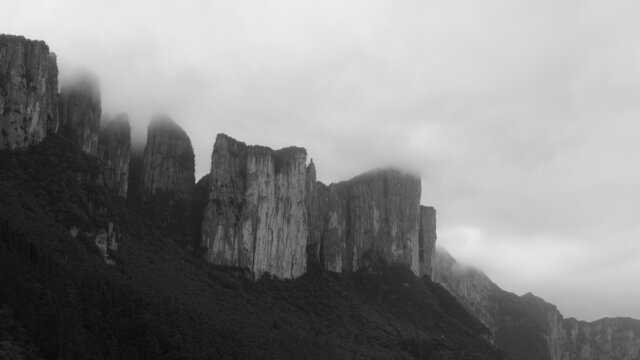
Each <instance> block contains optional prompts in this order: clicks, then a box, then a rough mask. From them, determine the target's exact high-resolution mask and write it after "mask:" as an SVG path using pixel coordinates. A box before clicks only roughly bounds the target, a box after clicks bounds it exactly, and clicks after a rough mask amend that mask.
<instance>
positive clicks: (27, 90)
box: [0, 35, 58, 150]
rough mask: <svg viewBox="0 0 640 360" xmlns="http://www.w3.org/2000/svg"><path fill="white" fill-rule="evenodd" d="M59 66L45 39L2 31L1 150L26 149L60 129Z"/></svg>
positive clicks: (0, 86)
mask: <svg viewBox="0 0 640 360" xmlns="http://www.w3.org/2000/svg"><path fill="white" fill-rule="evenodd" d="M57 93H58V66H57V63H56V56H55V54H54V53H52V52H49V47H48V46H47V44H45V43H44V42H43V41H33V40H28V39H25V38H24V37H22V36H13V35H0V150H1V149H24V148H26V147H27V146H29V145H32V144H36V143H39V142H40V141H42V139H44V137H45V136H46V134H47V131H50V132H55V131H57V129H58V114H57V110H56V109H57V104H56V101H57Z"/></svg>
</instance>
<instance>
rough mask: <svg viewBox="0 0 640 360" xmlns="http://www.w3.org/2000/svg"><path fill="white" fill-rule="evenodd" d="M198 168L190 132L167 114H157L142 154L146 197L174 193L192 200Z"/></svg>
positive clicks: (144, 193) (150, 127) (143, 184)
mask: <svg viewBox="0 0 640 360" xmlns="http://www.w3.org/2000/svg"><path fill="white" fill-rule="evenodd" d="M194 171H195V160H194V154H193V147H192V146H191V140H190V139H189V136H188V135H187V133H186V132H185V131H184V130H183V129H182V128H181V127H180V126H179V125H178V124H176V123H175V122H174V121H173V120H172V119H171V118H169V117H167V116H156V117H154V118H153V119H152V120H151V123H150V124H149V127H148V129H147V144H146V146H145V148H144V155H143V157H142V173H141V192H142V197H143V198H149V197H151V196H153V195H158V194H170V195H171V196H172V197H176V198H180V199H185V200H188V201H190V200H191V192H192V191H193V186H194V184H195V175H194Z"/></svg>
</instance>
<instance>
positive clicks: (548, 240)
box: [0, 0, 640, 320]
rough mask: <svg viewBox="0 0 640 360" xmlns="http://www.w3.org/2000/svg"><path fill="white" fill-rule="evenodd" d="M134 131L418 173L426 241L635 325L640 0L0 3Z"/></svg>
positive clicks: (203, 166)
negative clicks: (168, 121) (286, 149)
mask: <svg viewBox="0 0 640 360" xmlns="http://www.w3.org/2000/svg"><path fill="white" fill-rule="evenodd" d="M0 9H2V11H0V33H2V32H4V33H13V34H21V35H25V36H26V37H29V38H32V39H41V40H44V41H46V42H47V43H48V44H49V46H50V48H51V49H52V50H53V51H54V52H55V53H56V54H57V55H58V64H59V67H60V71H61V77H63V78H64V76H68V74H69V73H70V71H71V69H73V68H76V67H78V66H83V67H86V68H88V69H90V70H91V71H93V72H95V73H96V74H97V75H98V77H99V78H100V81H101V91H102V103H103V112H104V113H106V114H115V113H117V112H127V113H128V114H129V116H130V118H131V120H132V121H133V122H134V123H133V124H132V126H133V130H134V136H135V137H137V138H141V139H144V137H145V136H146V135H145V128H146V125H147V123H148V121H149V119H150V117H151V115H152V114H153V113H155V112H166V113H167V114H169V115H170V116H172V117H173V118H174V119H175V120H176V121H178V122H179V123H180V124H181V125H182V126H183V127H184V128H185V130H186V131H187V133H188V134H189V135H190V137H191V140H192V142H193V145H194V149H195V152H196V166H197V177H198V178H199V177H200V176H202V175H204V174H205V173H207V172H208V171H209V167H210V163H209V159H210V155H211V150H212V147H213V141H214V139H215V135H216V134H217V133H219V132H225V133H227V134H228V135H230V136H233V137H235V138H237V139H240V140H242V141H245V142H247V143H250V144H261V145H267V146H270V147H273V148H279V147H283V146H288V145H298V146H303V147H305V148H306V149H307V151H308V154H309V156H310V157H312V158H313V159H314V162H315V163H316V167H317V171H318V178H319V179H320V180H322V181H325V182H333V181H339V180H343V179H347V178H350V177H352V176H354V175H357V174H358V173H360V172H363V171H365V170H368V169H370V168H372V167H379V166H386V165H390V164H398V165H401V166H403V167H405V168H407V169H411V170H413V171H417V172H419V173H420V174H421V175H422V179H423V182H422V186H423V195H422V203H423V204H427V205H433V206H435V207H436V208H437V210H438V227H439V229H438V236H439V238H438V243H439V244H441V245H443V246H444V247H445V248H447V249H448V250H449V251H450V252H451V253H452V254H453V255H454V256H455V257H457V258H458V259H459V260H462V261H464V262H466V263H469V264H473V265H475V266H477V267H479V268H480V269H482V270H484V271H485V272H486V273H487V274H488V275H489V276H490V277H491V278H492V279H493V280H494V281H495V282H496V283H498V284H499V285H500V286H501V287H503V288H504V289H506V290H509V291H513V292H515V293H518V294H522V293H525V292H528V291H532V292H533V293H535V294H536V295H538V296H541V297H543V298H545V299H546V300H547V301H549V302H552V303H554V304H556V305H558V307H559V309H560V311H561V312H562V313H563V314H564V315H565V316H575V317H578V318H580V319H584V320H594V319H596V318H600V317H604V316H632V317H636V318H640V305H638V304H640V287H639V286H638V283H639V277H640V241H639V238H640V222H639V221H638V219H640V186H639V184H640V166H639V165H640V162H639V161H638V160H639V154H640V141H638V138H639V137H640V36H639V34H640V2H637V1H606V2H605V1H589V0H561V1H557V0H554V1H549V0H526V1H518V0H500V1H499V0H484V1H478V0H466V1H464V0H463V1H455V0H449V1H430V0H424V1H372V0H367V1H359V2H349V1H344V0H337V1H333V0H322V1H305V0H292V1H224V2H223V1H208V0H205V1H186V0H185V1H146V2H141V1H138V2H136V1H124V0H116V1H113V0H111V1H86V0H84V1H83V0H78V1H45V0H43V1H29V0H20V1H16V0H0Z"/></svg>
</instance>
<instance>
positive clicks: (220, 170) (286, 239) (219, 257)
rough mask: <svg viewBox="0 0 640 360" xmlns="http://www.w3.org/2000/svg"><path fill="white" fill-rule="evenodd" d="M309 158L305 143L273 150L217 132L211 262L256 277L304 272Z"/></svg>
mask: <svg viewBox="0 0 640 360" xmlns="http://www.w3.org/2000/svg"><path fill="white" fill-rule="evenodd" d="M306 157H307V152H306V150H305V149H302V148H296V147H290V148H285V149H281V150H272V149H270V148H267V147H262V146H247V145H246V144H244V143H242V142H239V141H236V140H235V139H232V138H230V137H228V136H226V135H224V134H220V135H218V136H217V138H216V142H215V145H214V149H213V155H212V157H211V174H210V178H209V181H210V192H209V201H208V204H207V206H206V208H205V211H204V215H203V219H202V245H203V246H205V247H206V248H207V252H206V258H207V259H208V260H209V261H211V262H213V263H215V264H218V265H225V266H233V267H237V268H240V269H246V270H248V271H249V272H250V273H251V274H252V275H253V276H254V277H256V278H257V277H260V276H261V275H262V274H263V273H265V272H269V273H271V274H273V275H276V276H278V277H282V278H292V277H297V276H299V275H302V274H303V273H304V272H305V271H306V265H307V261H306V260H307V259H306V245H307V237H308V230H307V209H306V206H305V199H306V188H305V185H306V184H305V181H306Z"/></svg>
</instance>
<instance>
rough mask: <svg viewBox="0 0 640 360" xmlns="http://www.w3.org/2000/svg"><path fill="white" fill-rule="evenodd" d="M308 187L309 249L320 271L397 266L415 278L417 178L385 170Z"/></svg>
mask: <svg viewBox="0 0 640 360" xmlns="http://www.w3.org/2000/svg"><path fill="white" fill-rule="evenodd" d="M310 187H311V188H312V193H311V196H310V199H311V200H310V201H309V213H310V214H312V219H311V220H310V229H309V234H310V236H309V239H310V241H309V245H310V248H311V249H313V250H312V251H311V253H312V256H314V258H315V259H317V261H318V262H319V263H320V265H321V266H322V267H323V268H325V269H328V270H331V271H349V272H350V271H357V270H359V269H362V268H365V267H367V266H371V265H375V264H378V263H386V264H391V263H396V264H405V265H407V266H409V267H410V268H411V270H412V271H413V272H414V273H415V274H416V275H419V273H420V259H419V253H418V250H419V222H420V195H421V188H420V179H419V178H418V177H417V176H413V175H409V174H404V173H402V172H399V171H397V170H393V169H386V170H377V171H372V172H368V173H365V174H362V175H360V176H357V177H355V178H353V179H351V180H348V181H344V182H341V183H337V184H331V185H329V186H326V185H324V184H322V183H320V182H317V181H316V182H315V183H314V184H313V185H312V186H310ZM316 249H317V250H316ZM316 254H317V255H316Z"/></svg>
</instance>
